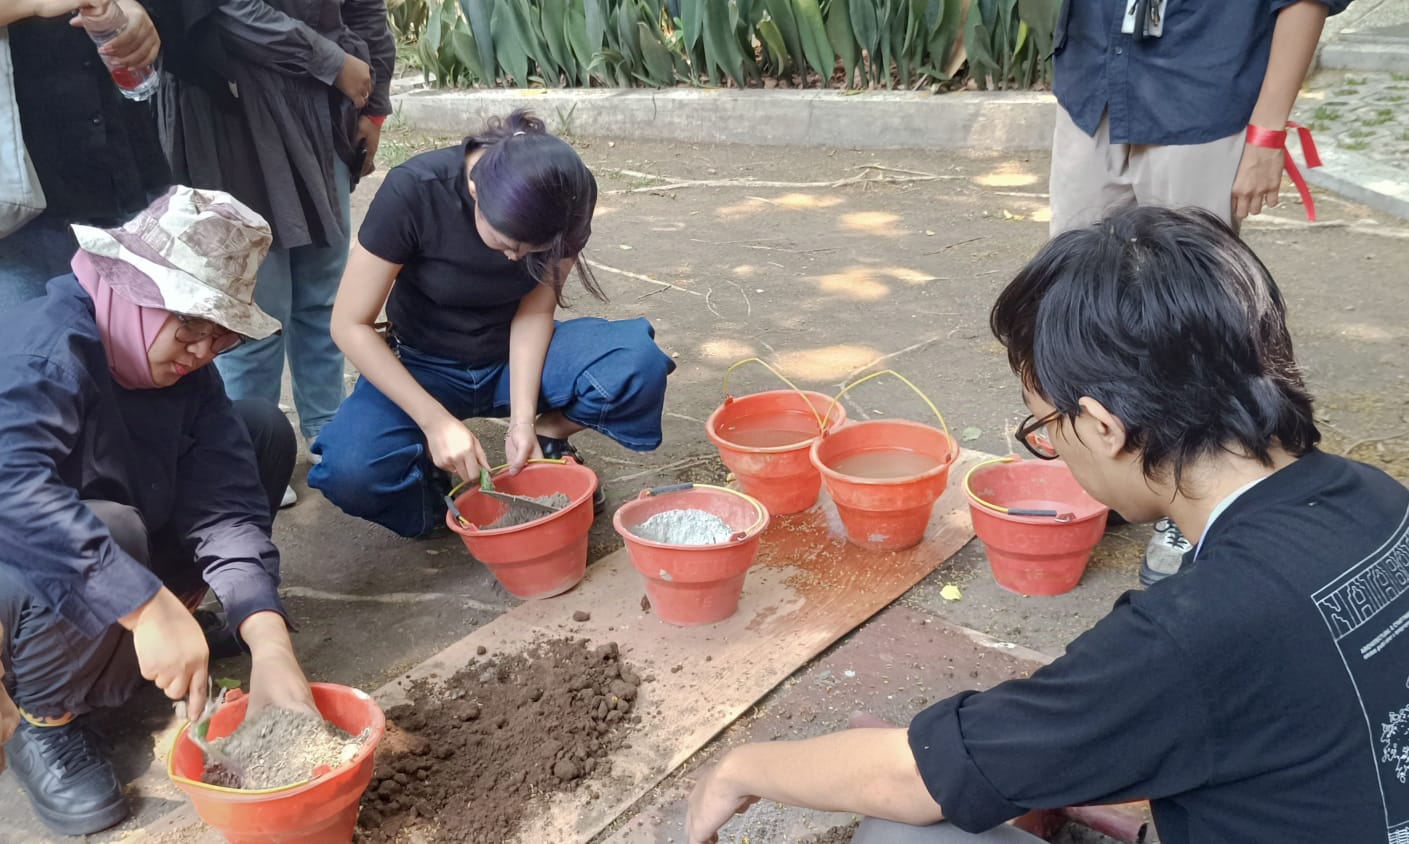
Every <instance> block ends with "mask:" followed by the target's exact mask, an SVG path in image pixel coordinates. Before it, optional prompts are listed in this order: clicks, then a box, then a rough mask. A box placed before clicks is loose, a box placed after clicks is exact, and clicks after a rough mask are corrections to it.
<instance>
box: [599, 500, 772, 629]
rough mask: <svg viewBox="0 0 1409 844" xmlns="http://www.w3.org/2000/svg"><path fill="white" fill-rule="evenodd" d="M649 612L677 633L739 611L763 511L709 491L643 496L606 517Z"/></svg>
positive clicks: (756, 505) (750, 503)
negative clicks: (636, 574) (642, 590)
mask: <svg viewBox="0 0 1409 844" xmlns="http://www.w3.org/2000/svg"><path fill="white" fill-rule="evenodd" d="M612 524H613V526H614V527H615V528H616V532H617V533H619V534H621V538H622V539H623V540H625V542H626V548H627V553H628V554H630V556H631V564H632V565H633V566H635V567H636V570H637V571H638V572H640V573H641V576H642V577H643V578H644V579H645V584H646V596H647V597H648V598H649V599H650V601H651V610H652V611H653V612H654V613H655V614H656V615H658V616H660V618H661V620H662V621H668V622H670V623H671V624H678V625H681V626H694V625H699V624H713V623H715V622H718V621H723V620H724V619H726V618H728V617H729V616H731V615H733V614H734V612H735V610H737V609H738V608H739V597H740V596H741V595H742V593H743V589H744V577H745V576H746V575H747V574H748V570H749V567H750V566H751V565H753V560H754V557H755V555H757V554H758V543H759V538H760V537H761V536H762V535H763V530H764V528H766V527H768V510H767V509H765V508H764V506H763V505H762V504H761V503H759V501H758V500H757V499H755V498H753V497H751V496H749V495H746V494H744V493H742V492H738V491H735V490H732V489H727V488H725V487H719V486H710V485H708V484H679V485H676V486H667V487H657V488H656V489H650V490H645V491H644V492H642V493H641V494H640V496H638V497H637V498H636V499H635V500H634V501H628V502H626V503H625V504H623V505H621V507H620V508H619V509H618V510H617V511H616V515H615V516H613V518H612Z"/></svg>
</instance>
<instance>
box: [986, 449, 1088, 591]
mask: <svg viewBox="0 0 1409 844" xmlns="http://www.w3.org/2000/svg"><path fill="white" fill-rule="evenodd" d="M964 493H965V495H966V496H967V497H968V499H969V513H970V515H971V516H972V517H973V523H974V533H975V534H977V535H978V538H979V539H981V540H983V545H984V552H985V553H986V554H987V556H988V562H989V567H990V568H991V569H992V571H993V579H994V580H995V581H996V582H997V583H998V585H999V586H1002V587H1003V588H1004V589H1007V590H1009V591H1012V592H1017V593H1018V594H1021V595H1061V594H1063V593H1065V592H1070V591H1071V590H1072V589H1074V588H1076V585H1077V584H1078V583H1080V582H1081V575H1082V574H1083V572H1085V570H1086V563H1087V561H1088V560H1090V558H1091V552H1092V551H1093V550H1095V547H1096V545H1097V543H1099V542H1100V541H1101V536H1102V535H1103V534H1104V533H1105V526H1106V514H1107V513H1108V512H1110V511H1109V508H1107V507H1105V506H1104V505H1102V504H1101V503H1100V502H1099V501H1097V500H1096V499H1094V498H1092V497H1091V496H1090V495H1089V494H1088V493H1087V492H1086V491H1085V490H1084V489H1082V488H1081V485H1080V484H1078V483H1077V481H1076V478H1075V477H1074V476H1073V475H1072V474H1071V470H1070V469H1069V468H1067V465H1066V464H1065V463H1063V462H1062V461H1060V460H1050V461H1046V460H1044V461H1038V460H1020V459H1018V458H1017V457H1015V456H1011V455H1010V456H1008V457H1001V458H998V459H996V460H988V461H985V462H983V463H979V464H977V465H976V466H974V467H973V468H971V469H970V470H969V471H968V472H967V473H966V474H965V476H964ZM1035 513H1040V514H1042V515H1033V514H1035Z"/></svg>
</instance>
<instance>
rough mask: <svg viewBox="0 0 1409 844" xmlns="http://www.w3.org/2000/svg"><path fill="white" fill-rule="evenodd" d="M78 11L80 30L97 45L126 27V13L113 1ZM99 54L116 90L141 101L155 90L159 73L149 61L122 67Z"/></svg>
mask: <svg viewBox="0 0 1409 844" xmlns="http://www.w3.org/2000/svg"><path fill="white" fill-rule="evenodd" d="M80 14H81V16H82V19H83V29H84V30H85V31H87V33H88V37H89V38H91V39H93V43H94V44H97V45H98V46H99V47H101V46H103V45H104V44H106V43H108V42H109V41H111V40H113V39H114V38H116V37H117V36H118V35H119V34H120V33H121V32H122V31H123V30H124V29H126V28H127V15H126V14H124V13H123V11H122V7H120V6H118V5H117V2H116V0H108V3H107V4H106V5H104V6H103V7H101V8H96V7H92V6H85V7H83V9H82V11H81V13H80ZM99 56H100V57H101V58H102V60H103V64H105V65H107V67H108V72H109V73H111V74H112V77H113V82H114V83H116V84H117V88H118V90H119V91H121V92H122V95H123V96H124V97H126V98H127V99H129V100H138V101H141V100H145V99H149V98H150V97H151V96H152V94H155V93H156V91H157V85H158V84H159V83H160V82H161V76H160V74H158V73H157V69H156V67H155V66H153V65H150V64H149V65H147V66H146V67H140V68H131V67H124V66H122V65H120V64H118V63H117V62H116V61H115V60H113V59H111V58H109V57H107V56H104V55H102V54H101V53H99Z"/></svg>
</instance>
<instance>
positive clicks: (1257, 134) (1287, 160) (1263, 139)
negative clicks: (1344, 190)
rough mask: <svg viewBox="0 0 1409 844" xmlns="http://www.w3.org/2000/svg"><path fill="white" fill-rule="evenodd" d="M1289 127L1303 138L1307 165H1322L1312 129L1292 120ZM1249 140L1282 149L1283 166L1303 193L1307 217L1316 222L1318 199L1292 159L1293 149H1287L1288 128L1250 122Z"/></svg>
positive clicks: (1302, 144) (1256, 143)
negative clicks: (1312, 193)
mask: <svg viewBox="0 0 1409 844" xmlns="http://www.w3.org/2000/svg"><path fill="white" fill-rule="evenodd" d="M1287 128H1289V129H1295V130H1296V133H1297V137H1298V138H1300V139H1301V155H1302V157H1303V158H1305V159H1306V166H1307V167H1320V166H1321V155H1320V153H1318V152H1317V151H1316V141H1315V139H1314V138H1312V137H1311V130H1310V129H1308V128H1306V127H1305V126H1302V125H1301V124H1300V123H1291V122H1288V123H1287ZM1247 142H1248V144H1250V145H1252V146H1255V147H1266V148H1267V149H1280V150H1281V151H1282V166H1283V167H1284V168H1286V171H1287V175H1288V176H1291V178H1292V184H1294V185H1296V189H1297V193H1300V194H1301V202H1302V204H1303V205H1305V206H1306V219H1308V220H1310V221H1311V222H1313V223H1314V222H1316V201H1315V200H1314V199H1312V198H1311V188H1310V187H1308V186H1307V184H1306V177H1305V176H1303V175H1302V174H1301V170H1300V169H1298V168H1297V166H1296V161H1295V160H1293V159H1292V151H1291V150H1289V149H1287V132H1286V130H1285V129H1283V130H1280V131H1278V130H1276V129H1264V128H1263V127H1261V126H1253V125H1251V124H1249V125H1248V137H1247Z"/></svg>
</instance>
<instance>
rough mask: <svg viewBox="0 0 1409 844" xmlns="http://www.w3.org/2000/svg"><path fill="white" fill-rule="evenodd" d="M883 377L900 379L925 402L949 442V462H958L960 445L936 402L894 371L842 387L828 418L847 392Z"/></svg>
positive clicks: (871, 375) (829, 409) (873, 373)
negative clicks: (888, 376) (890, 376)
mask: <svg viewBox="0 0 1409 844" xmlns="http://www.w3.org/2000/svg"><path fill="white" fill-rule="evenodd" d="M882 375H894V376H895V377H896V378H899V379H900V381H901V383H903V384H904V385H905V386H907V387H909V388H910V389H912V390H914V391H915V394H916V395H918V396H919V397H920V398H922V399H924V400H925V404H926V405H927V406H928V407H929V409H930V412H931V413H933V414H934V415H935V418H937V419H938V420H939V427H940V428H942V429H943V430H944V436H945V438H946V439H948V440H949V462H951V463H952V462H954V461H955V460H957V459H958V458H959V443H958V441H957V440H955V439H954V436H953V435H952V434H950V433H949V424H948V423H947V422H945V421H944V414H943V413H940V412H939V408H938V407H935V404H934V402H932V401H930V397H929V396H927V395H925V391H924V390H921V389H920V388H919V387H916V386H915V384H914V383H913V382H912V381H911V380H910V379H909V378H906V377H905V376H904V375H901V374H900V373H899V372H896V371H895V370H894V369H882V370H881V371H880V372H872V373H871V374H870V375H867V376H866V377H864V378H858V379H857V380H855V381H852V382H851V383H850V384H847V385H846V386H844V387H842V388H841V392H840V393H837V395H836V398H834V399H832V403H831V404H830V405H828V406H827V417H828V418H831V415H832V408H833V407H835V406H836V404H837V402H839V401H841V397H842V396H844V395H846V394H847V391H849V390H850V389H851V388H852V387H859V386H861V385H862V384H865V383H866V382H867V381H870V380H871V379H872V378H879V377H881V376H882Z"/></svg>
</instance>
